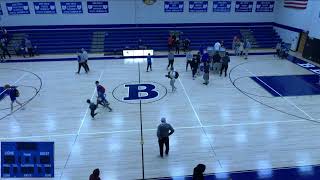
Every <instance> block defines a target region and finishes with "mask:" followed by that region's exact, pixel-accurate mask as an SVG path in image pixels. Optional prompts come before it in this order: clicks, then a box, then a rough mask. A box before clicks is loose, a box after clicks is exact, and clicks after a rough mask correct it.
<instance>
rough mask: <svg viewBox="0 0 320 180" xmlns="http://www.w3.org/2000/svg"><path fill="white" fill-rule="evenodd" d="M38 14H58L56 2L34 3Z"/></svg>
mask: <svg viewBox="0 0 320 180" xmlns="http://www.w3.org/2000/svg"><path fill="white" fill-rule="evenodd" d="M33 5H34V12H35V13H36V14H56V13H57V10H56V4H55V2H33Z"/></svg>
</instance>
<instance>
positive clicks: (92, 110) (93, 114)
mask: <svg viewBox="0 0 320 180" xmlns="http://www.w3.org/2000/svg"><path fill="white" fill-rule="evenodd" d="M90 110H91V113H90V115H91V117H92V118H94V116H95V115H97V113H95V112H94V111H95V110H96V109H90Z"/></svg>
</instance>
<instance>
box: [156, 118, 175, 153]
mask: <svg viewBox="0 0 320 180" xmlns="http://www.w3.org/2000/svg"><path fill="white" fill-rule="evenodd" d="M173 133H174V129H173V128H172V126H171V125H170V124H169V123H167V122H166V118H161V124H159V126H158V131H157V136H158V142H159V149H160V156H161V157H163V144H165V146H166V151H165V153H166V155H168V154H169V136H170V135H171V134H173Z"/></svg>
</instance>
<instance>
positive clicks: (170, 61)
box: [167, 60, 174, 69]
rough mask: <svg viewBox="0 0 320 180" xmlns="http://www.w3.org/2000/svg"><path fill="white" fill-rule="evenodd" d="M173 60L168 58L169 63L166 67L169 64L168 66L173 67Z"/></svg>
mask: <svg viewBox="0 0 320 180" xmlns="http://www.w3.org/2000/svg"><path fill="white" fill-rule="evenodd" d="M173 62H174V60H169V64H168V66H167V69H168V68H169V66H171V67H170V68H173Z"/></svg>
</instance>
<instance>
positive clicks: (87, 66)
mask: <svg viewBox="0 0 320 180" xmlns="http://www.w3.org/2000/svg"><path fill="white" fill-rule="evenodd" d="M84 65H85V68H87V71H90V69H89V65H88V61H86V62H85V63H84Z"/></svg>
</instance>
